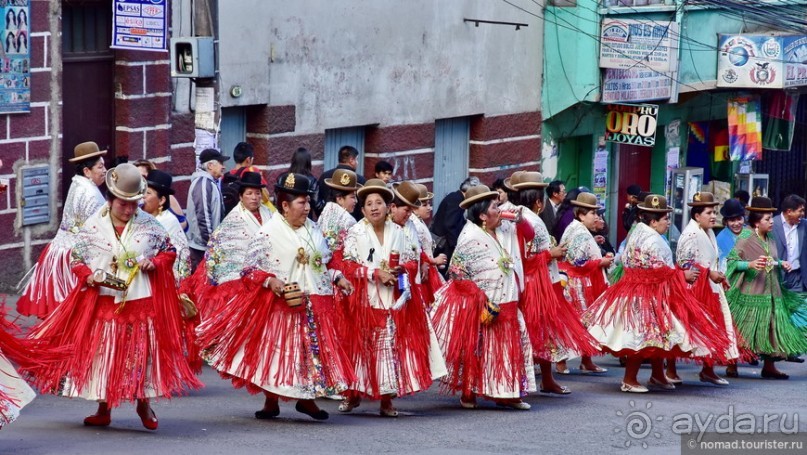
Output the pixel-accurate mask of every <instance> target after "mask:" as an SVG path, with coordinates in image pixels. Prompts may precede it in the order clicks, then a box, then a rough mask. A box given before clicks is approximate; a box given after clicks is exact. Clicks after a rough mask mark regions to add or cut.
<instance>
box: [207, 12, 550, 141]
mask: <svg viewBox="0 0 807 455" xmlns="http://www.w3.org/2000/svg"><path fill="white" fill-rule="evenodd" d="M527 6H528V7H529V6H533V8H532V9H533V10H534V11H535V12H536V13H540V12H539V8H538V7H537V6H535V4H534V3H533V4H530V3H527ZM464 17H468V18H478V19H487V20H500V21H512V22H524V23H528V24H529V27H524V28H521V30H518V31H517V30H515V27H512V26H505V25H490V24H480V26H479V27H475V26H474V24H473V23H464V22H463V18H464ZM219 20H220V22H219V36H220V47H219V49H220V66H219V68H220V72H221V82H222V83H221V103H222V106H234V105H247V104H266V103H268V104H271V105H289V104H293V105H296V106H297V132H300V133H311V132H321V131H322V130H324V129H327V128H340V127H348V126H354V125H366V124H375V123H378V124H382V125H385V124H386V125H390V124H415V123H428V122H432V121H434V119H436V118H447V117H457V116H465V115H472V114H482V113H484V114H486V115H500V114H506V113H515V112H527V111H537V110H539V108H540V104H541V103H540V87H541V69H542V68H541V64H542V63H541V62H542V47H543V46H542V40H543V39H542V36H543V31H542V21H541V20H539V19H538V18H536V17H534V16H530V15H528V14H526V13H524V12H522V11H519V10H517V9H515V8H513V7H512V6H510V5H508V4H506V3H504V2H499V1H492V0H490V1H478V0H477V1H472V0H407V1H400V0H394V1H389V0H386V1H382V0H330V1H321V0H297V1H294V2H289V1H280V0H219ZM267 78H268V83H267ZM234 85H239V86H241V88H242V93H243V95H242V96H241V97H240V98H233V97H232V96H231V95H230V93H229V92H230V88H231V87H232V86H234ZM266 87H268V90H267V89H266Z"/></svg>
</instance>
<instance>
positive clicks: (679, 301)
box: [584, 267, 728, 357]
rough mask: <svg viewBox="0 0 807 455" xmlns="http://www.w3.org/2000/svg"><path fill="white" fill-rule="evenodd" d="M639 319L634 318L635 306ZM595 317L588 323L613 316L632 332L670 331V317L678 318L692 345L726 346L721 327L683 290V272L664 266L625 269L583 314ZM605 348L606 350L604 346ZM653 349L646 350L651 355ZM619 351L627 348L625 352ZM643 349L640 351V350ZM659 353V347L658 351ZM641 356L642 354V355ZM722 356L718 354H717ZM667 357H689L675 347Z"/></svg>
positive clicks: (606, 321) (718, 348)
mask: <svg viewBox="0 0 807 455" xmlns="http://www.w3.org/2000/svg"><path fill="white" fill-rule="evenodd" d="M637 308H638V310H639V315H638V316H639V318H638V319H635V316H636V315H635V312H636V309H637ZM593 315H598V316H596V318H595V319H593V320H592V321H591V324H590V325H609V324H610V322H611V321H612V320H613V318H620V319H621V322H622V324H623V326H624V327H626V328H628V329H630V330H634V331H639V332H641V331H655V332H660V333H662V334H664V333H667V332H669V331H670V329H671V327H672V318H673V316H674V317H675V318H676V319H678V321H679V322H680V323H681V325H682V326H683V327H684V330H685V331H686V333H687V334H688V335H689V337H690V340H691V343H692V344H693V345H697V346H702V347H705V348H706V349H708V350H709V351H710V352H712V353H722V352H724V351H725V348H726V346H727V345H728V339H727V338H726V333H725V329H721V325H722V318H721V320H720V321H721V323H720V325H718V324H717V323H716V322H715V321H714V320H713V319H712V317H711V316H710V314H709V313H708V312H706V311H705V310H704V309H703V304H701V303H700V302H698V301H697V300H696V299H695V297H694V296H693V294H692V293H691V292H690V291H689V290H687V283H686V281H685V280H684V275H683V272H681V271H674V270H672V269H670V268H667V267H660V268H655V269H637V268H627V267H626V268H625V275H624V277H623V278H622V279H621V280H619V281H618V282H617V283H616V284H614V285H613V286H611V287H610V288H608V290H606V291H605V293H604V294H603V295H602V296H601V297H600V298H599V299H598V300H597V301H596V302H595V303H594V304H593V305H592V306H591V307H590V308H589V309H588V311H587V312H586V313H585V315H584V320H586V322H588V321H587V319H586V318H587V317H592V316H593ZM604 350H606V351H609V352H610V350H608V349H604ZM653 350H660V349H658V348H649V349H647V351H648V354H646V355H650V356H653V355H655V354H652V352H653ZM622 351H629V352H628V354H624V353H622ZM644 351H645V350H642V352H644ZM660 351H662V352H663V350H660ZM629 354H630V355H635V354H637V353H636V352H635V351H632V350H621V351H620V352H619V353H615V355H629ZM642 355H645V354H642ZM720 355H722V354H720ZM666 356H667V357H670V356H677V357H691V355H690V353H688V352H683V351H681V350H680V348H678V347H677V346H676V347H674V348H673V350H672V351H671V352H667V354H666Z"/></svg>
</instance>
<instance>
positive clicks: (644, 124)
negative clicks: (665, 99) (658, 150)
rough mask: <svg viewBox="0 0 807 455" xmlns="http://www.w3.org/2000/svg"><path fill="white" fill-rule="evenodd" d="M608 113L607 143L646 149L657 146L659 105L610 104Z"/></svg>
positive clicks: (606, 124)
mask: <svg viewBox="0 0 807 455" xmlns="http://www.w3.org/2000/svg"><path fill="white" fill-rule="evenodd" d="M606 112H607V114H606V116H605V140H606V141H609V142H617V143H620V144H631V145H639V146H644V147H653V146H654V145H656V126H657V125H658V105H655V104H609V105H607V106H606Z"/></svg>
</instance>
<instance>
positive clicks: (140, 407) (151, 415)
mask: <svg viewBox="0 0 807 455" xmlns="http://www.w3.org/2000/svg"><path fill="white" fill-rule="evenodd" d="M137 415H138V416H140V421H141V422H143V426H144V427H145V428H146V429H147V430H152V431H154V430H156V429H157V427H158V426H159V422H158V421H157V414H156V413H155V412H154V410H153V409H151V406H149V403H148V402H147V401H146V402H143V401H140V400H138V401H137Z"/></svg>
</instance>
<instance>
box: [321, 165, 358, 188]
mask: <svg viewBox="0 0 807 455" xmlns="http://www.w3.org/2000/svg"><path fill="white" fill-rule="evenodd" d="M325 184H326V185H328V186H329V187H331V188H333V189H335V190H339V191H356V190H358V189H359V187H360V186H361V184H359V183H358V181H357V179H356V173H355V172H353V171H351V170H349V169H337V170H335V171H333V177H331V178H329V179H325Z"/></svg>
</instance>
